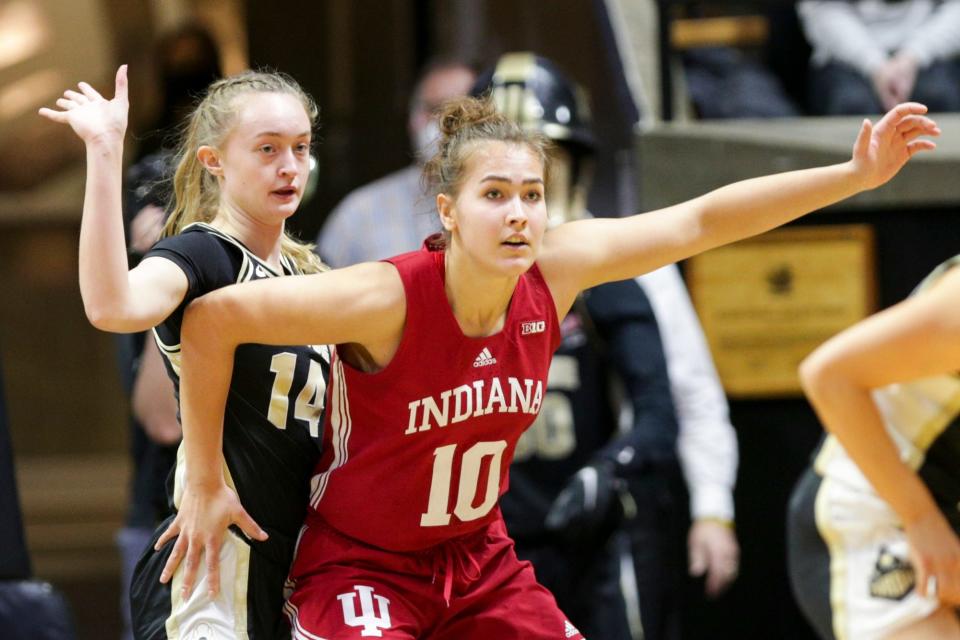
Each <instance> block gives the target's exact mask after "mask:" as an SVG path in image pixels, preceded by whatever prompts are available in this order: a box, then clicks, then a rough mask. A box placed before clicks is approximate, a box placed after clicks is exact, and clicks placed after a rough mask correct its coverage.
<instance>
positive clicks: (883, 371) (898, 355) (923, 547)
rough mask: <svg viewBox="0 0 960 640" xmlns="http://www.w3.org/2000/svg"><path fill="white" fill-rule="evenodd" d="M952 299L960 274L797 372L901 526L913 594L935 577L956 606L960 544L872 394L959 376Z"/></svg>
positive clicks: (848, 334)
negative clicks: (913, 579)
mask: <svg viewBox="0 0 960 640" xmlns="http://www.w3.org/2000/svg"><path fill="white" fill-rule="evenodd" d="M957 300H960V269H956V268H954V269H952V270H951V271H950V272H948V273H947V274H946V275H944V276H943V278H942V280H941V281H940V282H938V283H937V284H935V285H934V286H933V288H932V289H930V290H929V291H926V292H923V293H920V294H918V295H916V296H914V297H911V298H909V299H907V300H906V301H904V302H901V303H900V304H898V305H896V306H894V307H891V308H889V309H887V310H885V311H883V312H881V313H878V314H876V315H874V316H872V317H870V318H868V319H866V320H864V321H863V322H861V323H859V324H857V325H854V326H853V327H851V328H850V329H848V330H846V331H844V332H843V333H841V334H839V335H837V336H835V337H834V338H832V339H830V340H828V341H827V342H826V343H824V344H823V345H822V346H821V347H820V348H818V349H817V350H816V351H814V352H813V354H812V355H811V356H809V357H808V358H807V359H806V360H805V361H804V362H803V364H802V365H801V369H800V374H801V380H802V382H803V386H804V389H805V391H806V393H807V396H808V397H809V399H810V401H811V403H812V404H813V406H814V408H815V409H816V411H817V415H818V416H819V417H820V419H821V421H822V422H823V425H824V427H825V428H826V429H827V430H828V431H830V432H831V433H833V434H834V435H835V436H836V437H837V439H838V440H839V441H840V443H841V444H842V445H843V447H844V449H845V450H846V452H847V453H848V454H849V455H850V457H851V458H852V459H853V461H854V462H856V464H857V466H858V467H859V468H860V470H861V471H862V472H863V474H864V475H865V476H866V477H867V479H868V480H869V481H870V484H871V485H872V486H873V487H874V489H876V491H877V493H878V494H879V495H880V497H882V498H883V499H884V500H886V502H887V503H888V504H889V505H890V506H891V507H892V508H893V510H894V511H895V512H896V513H897V515H898V516H899V517H900V519H901V521H902V522H903V525H904V527H905V530H906V534H907V539H908V541H909V542H910V547H911V557H912V560H913V563H914V568H915V569H916V572H917V588H918V590H919V591H920V593H921V594H926V593H927V587H928V584H927V578H928V576H936V578H937V581H938V592H939V597H940V599H941V600H943V601H945V602H949V603H952V604H954V605H956V604H958V603H960V541H958V539H957V536H956V535H955V534H954V532H953V530H952V529H951V528H950V526H949V524H947V521H946V519H945V518H944V517H943V515H942V514H941V513H940V510H939V509H938V508H937V505H936V503H935V502H934V500H933V498H932V496H931V495H930V492H929V491H928V489H927V487H926V486H925V485H924V484H923V482H922V481H921V480H920V478H919V477H918V476H917V475H916V473H914V472H913V470H911V469H910V467H908V466H907V465H906V464H905V463H904V462H903V461H902V460H901V458H900V454H899V450H898V449H897V447H896V445H895V444H894V442H893V441H892V440H891V438H890V436H889V435H888V433H887V431H886V429H885V428H884V425H883V423H882V421H881V417H880V414H879V412H878V410H877V407H876V405H875V404H874V402H873V399H872V397H871V390H872V389H876V388H878V387H882V386H886V385H889V384H893V383H895V382H904V381H910V380H916V379H919V378H924V377H929V376H933V375H940V374H946V373H954V372H956V371H957V370H960V315H958V314H957ZM931 595H932V594H931Z"/></svg>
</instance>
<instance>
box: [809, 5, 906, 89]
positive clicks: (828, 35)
mask: <svg viewBox="0 0 960 640" xmlns="http://www.w3.org/2000/svg"><path fill="white" fill-rule="evenodd" d="M797 15H798V16H799V18H800V25H801V27H802V28H803V33H804V35H805V36H806V37H807V40H808V41H809V42H810V45H811V46H812V47H813V51H814V62H815V63H818V64H822V63H823V62H825V61H826V60H835V61H837V62H842V63H844V64H846V65H849V66H851V67H853V68H854V69H857V70H858V71H860V73H862V74H863V75H864V77H866V78H872V77H873V75H874V73H875V72H876V71H877V70H878V69H879V68H880V67H881V66H882V65H883V63H884V62H885V61H886V59H887V57H888V53H887V52H886V51H884V50H883V48H882V47H881V46H880V44H879V43H878V42H876V41H875V40H874V39H873V38H872V37H871V36H870V32H869V30H868V29H867V27H866V25H864V23H863V21H862V20H861V19H860V15H859V14H858V13H857V9H856V7H854V5H853V3H850V2H844V1H839V0H805V1H804V2H799V3H797Z"/></svg>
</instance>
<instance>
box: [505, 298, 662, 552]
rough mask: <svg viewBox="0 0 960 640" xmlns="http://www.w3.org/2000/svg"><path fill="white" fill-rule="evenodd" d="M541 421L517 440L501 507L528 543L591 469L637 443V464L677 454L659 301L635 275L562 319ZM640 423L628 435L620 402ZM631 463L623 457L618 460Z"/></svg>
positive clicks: (634, 423)
mask: <svg viewBox="0 0 960 640" xmlns="http://www.w3.org/2000/svg"><path fill="white" fill-rule="evenodd" d="M561 334H562V342H561V345H560V348H559V349H557V351H556V353H555V354H554V356H553V360H552V361H551V364H550V376H549V379H548V381H547V393H546V395H545V396H544V400H543V406H542V407H541V409H540V415H539V416H538V417H537V420H536V421H535V422H534V423H533V425H531V426H530V428H529V429H528V430H527V431H526V432H525V433H524V435H523V438H521V440H520V442H519V443H518V444H517V449H516V453H515V456H514V462H513V465H512V466H511V467H510V489H509V491H507V493H506V494H505V495H504V496H503V497H502V498H501V500H500V506H501V510H502V511H503V515H504V519H505V520H506V522H507V528H508V530H509V532H510V535H511V536H513V537H514V538H517V539H518V541H520V540H522V539H523V538H534V537H538V536H540V535H542V534H543V533H545V528H544V519H545V518H546V514H547V511H548V510H549V508H550V505H551V504H552V503H553V501H554V499H555V498H556V497H557V494H558V493H559V492H560V490H561V489H562V488H563V486H564V485H565V484H566V482H567V481H568V480H569V479H570V477H571V476H573V475H574V474H575V473H576V472H577V471H578V470H579V469H580V468H581V467H583V466H584V465H586V464H588V463H590V462H591V461H592V460H594V459H596V458H600V457H609V458H615V457H617V454H618V453H620V452H621V451H623V450H624V449H625V448H629V451H630V456H631V459H630V460H629V461H628V462H627V464H628V465H629V466H631V467H633V466H640V465H643V464H644V463H645V461H646V460H649V459H651V458H656V459H663V458H667V457H673V456H674V455H675V451H676V440H677V431H678V428H677V419H676V414H675V411H674V407H673V400H672V398H671V395H670V383H669V378H668V376H667V368H666V362H665V360H664V355H663V346H662V343H661V342H660V333H659V329H658V328H657V320H656V317H655V316H654V313H653V309H652V307H651V306H650V302H649V300H648V299H647V297H646V294H645V293H644V292H643V289H641V288H640V285H639V284H637V282H636V281H635V280H623V281H620V282H611V283H607V284H603V285H600V286H598V287H594V288H592V289H589V290H587V291H585V292H584V293H583V295H582V298H581V300H580V301H579V302H578V303H577V304H576V305H574V308H573V309H572V310H571V311H570V313H569V314H568V315H567V317H566V318H564V320H563V323H562V324H561ZM621 401H626V402H628V404H629V407H630V408H631V410H632V412H631V413H632V420H631V422H630V423H629V424H628V425H626V426H625V429H624V433H622V434H621V433H620V426H619V422H620V405H621ZM618 463H619V464H624V461H623V460H618Z"/></svg>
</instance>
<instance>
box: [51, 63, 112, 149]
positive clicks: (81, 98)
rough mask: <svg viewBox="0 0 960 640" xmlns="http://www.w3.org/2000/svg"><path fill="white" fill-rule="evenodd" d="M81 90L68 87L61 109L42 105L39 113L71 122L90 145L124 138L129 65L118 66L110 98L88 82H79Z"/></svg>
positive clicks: (61, 99)
mask: <svg viewBox="0 0 960 640" xmlns="http://www.w3.org/2000/svg"><path fill="white" fill-rule="evenodd" d="M77 87H78V89H79V91H74V90H72V89H67V90H66V91H64V92H63V97H62V98H59V99H58V100H57V106H58V107H60V110H59V111H58V110H56V109H50V108H48V107H43V108H41V109H40V110H39V114H40V115H41V116H43V117H44V118H47V119H48V120H53V121H54V122H59V123H61V124H68V125H70V127H71V128H72V129H73V130H74V132H75V133H76V134H77V135H78V136H79V137H80V139H82V140H83V141H84V142H85V143H87V144H88V145H89V144H91V143H94V142H98V141H104V142H110V143H117V142H122V141H123V136H124V134H125V133H126V131H127V113H128V111H129V109H130V103H129V100H128V98H127V65H122V66H121V67H120V68H119V69H117V76H116V80H115V89H114V96H113V99H112V100H107V99H106V98H104V97H103V96H101V95H100V94H99V93H98V92H97V90H96V89H94V88H93V87H92V86H90V85H89V84H88V83H86V82H80V83H79V84H78V85H77Z"/></svg>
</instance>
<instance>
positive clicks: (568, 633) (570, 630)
mask: <svg viewBox="0 0 960 640" xmlns="http://www.w3.org/2000/svg"><path fill="white" fill-rule="evenodd" d="M563 625H564V630H563V633H564V636H565V637H567V638H572V637H573V636H578V635H580V632H579V631H578V630H577V628H576V627H575V626H573V625H572V624H570V621H569V620H564V621H563Z"/></svg>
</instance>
